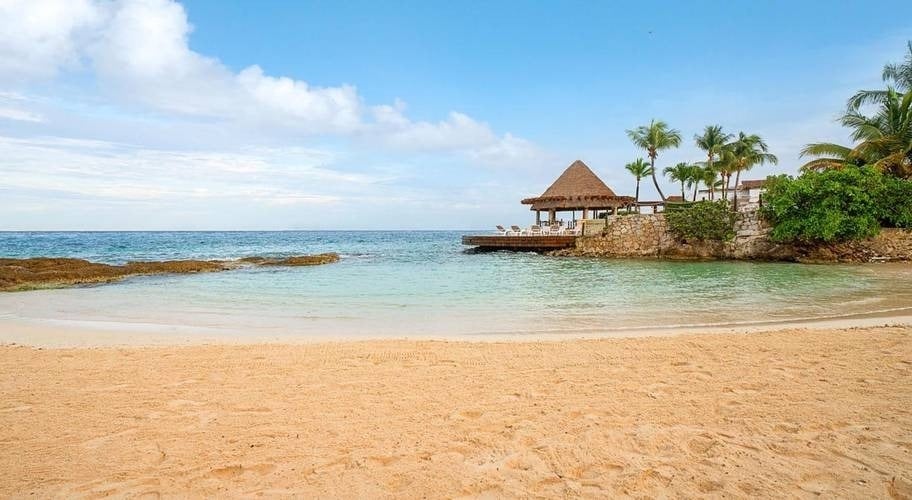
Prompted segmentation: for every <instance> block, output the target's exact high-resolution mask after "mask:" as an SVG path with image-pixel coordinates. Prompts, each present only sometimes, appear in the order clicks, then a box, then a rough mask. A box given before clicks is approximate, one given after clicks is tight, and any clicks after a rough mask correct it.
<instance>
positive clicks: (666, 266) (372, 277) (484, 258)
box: [0, 231, 912, 337]
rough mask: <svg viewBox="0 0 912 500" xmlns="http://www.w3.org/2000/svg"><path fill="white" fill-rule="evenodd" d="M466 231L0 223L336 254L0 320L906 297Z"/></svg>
mask: <svg viewBox="0 0 912 500" xmlns="http://www.w3.org/2000/svg"><path fill="white" fill-rule="evenodd" d="M469 233H470V232H455V231H445V232H261V233H260V232H240V233H234V232H175V233H141V232H139V233H0V255H3V256H7V257H29V256H68V257H80V258H86V259H89V260H93V261H102V262H109V263H122V262H125V261H128V260H163V259H181V258H197V259H200V258H205V259H234V258H239V257H244V256H250V255H276V256H281V255H299V254H307V253H318V252H325V251H335V252H339V253H340V254H341V255H342V261H341V262H339V263H338V264H332V265H326V266H317V267H303V268H250V269H239V270H235V271H228V272H223V273H212V274H200V275H176V276H156V277H136V278H131V279H128V280H125V281H123V282H119V283H115V284H109V285H100V286H90V287H80V288H74V289H65V290H43V291H32V292H21V293H7V294H0V317H6V318H13V319H27V320H50V321H58V322H59V321H65V322H72V323H74V324H76V323H79V324H92V325H108V326H112V325H116V326H123V325H132V326H136V327H149V326H150V325H151V326H152V327H155V328H161V327H169V328H190V329H198V330H200V331H205V330H207V329H209V328H215V329H219V330H222V331H224V330H232V331H237V332H249V331H257V332H260V333H263V332H265V333H276V334H290V335H303V336H320V335H346V336H384V337H385V336H406V335H436V336H448V335H465V334H470V335H471V334H526V333H580V332H586V333H599V332H605V333H610V332H613V331H621V330H629V329H639V328H652V327H668V326H674V325H707V324H713V325H726V324H749V323H756V322H770V321H784V320H792V319H798V318H801V319H809V318H827V317H834V316H842V315H849V314H857V313H865V312H870V311H878V310H888V309H894V308H901V307H912V266H906V265H863V266H861V265H828V266H821V265H800V264H779V263H750V262H663V261H638V260H600V259H577V258H556V257H547V256H542V255H536V254H528V253H506V252H497V253H485V254H470V253H465V252H464V247H463V246H462V245H461V244H460V239H461V236H462V235H463V234H469Z"/></svg>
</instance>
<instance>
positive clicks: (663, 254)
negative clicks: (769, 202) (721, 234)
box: [553, 207, 912, 262]
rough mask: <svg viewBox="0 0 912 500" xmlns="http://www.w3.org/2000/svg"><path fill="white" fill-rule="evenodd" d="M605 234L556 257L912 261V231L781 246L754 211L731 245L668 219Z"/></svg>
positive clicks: (634, 219) (624, 223)
mask: <svg viewBox="0 0 912 500" xmlns="http://www.w3.org/2000/svg"><path fill="white" fill-rule="evenodd" d="M598 229H600V231H598V232H596V233H595V234H593V232H594V231H592V228H590V230H588V231H586V232H585V233H584V234H588V236H582V237H580V238H577V241H576V246H575V248H571V249H566V250H559V251H557V252H553V254H556V255H577V256H597V257H640V258H662V259H740V260H776V261H793V262H882V261H912V231H908V230H903V229H883V230H882V231H881V232H880V234H879V235H877V236H875V237H874V238H870V239H867V240H860V241H852V242H846V243H838V244H814V245H812V244H805V245H801V244H781V243H776V242H773V241H772V240H771V239H770V238H769V232H770V227H769V226H768V225H767V224H766V223H765V222H764V221H763V220H762V219H761V217H760V215H759V212H758V211H757V210H756V208H755V207H748V209H747V210H744V211H742V212H740V213H739V214H738V219H737V220H736V223H735V238H734V239H733V240H732V241H729V242H707V241H685V240H681V239H679V238H676V237H675V236H674V235H673V234H672V233H671V231H670V230H669V229H668V223H667V222H666V220H665V216H664V215H663V214H646V215H637V214H635V215H626V216H614V217H609V218H608V220H606V221H605V222H604V225H603V227H599V228H598Z"/></svg>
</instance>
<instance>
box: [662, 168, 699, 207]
mask: <svg viewBox="0 0 912 500" xmlns="http://www.w3.org/2000/svg"><path fill="white" fill-rule="evenodd" d="M694 168H695V167H694V165H691V164H690V163H687V162H681V163H678V164H677V165H675V166H673V167H665V170H663V171H662V173H663V174H665V175H667V176H668V178H669V179H671V180H673V181H675V182H680V183H681V198H684V199H687V195H686V194H684V185H685V184H689V185H693V177H694V172H693V171H694Z"/></svg>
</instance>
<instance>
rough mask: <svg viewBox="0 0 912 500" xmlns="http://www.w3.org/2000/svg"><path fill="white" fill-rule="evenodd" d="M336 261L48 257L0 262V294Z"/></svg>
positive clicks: (322, 257)
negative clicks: (118, 261)
mask: <svg viewBox="0 0 912 500" xmlns="http://www.w3.org/2000/svg"><path fill="white" fill-rule="evenodd" d="M338 260H339V255H338V254H335V253H324V254H317V255H300V256H293V257H283V258H267V257H246V258H243V259H240V260H170V261H153V262H128V263H126V264H124V265H111V264H102V263H98V262H89V261H87V260H83V259H70V258H52V257H36V258H31V259H0V291H6V292H9V291H18V290H32V289H36V288H62V287H68V286H75V285H84V284H90V283H108V282H111V281H117V280H121V279H124V278H126V277H129V276H142V275H154V274H188V273H207V272H217V271H226V270H229V269H237V268H239V267H243V266H251V265H263V266H313V265H320V264H329V263H332V262H337V261H338Z"/></svg>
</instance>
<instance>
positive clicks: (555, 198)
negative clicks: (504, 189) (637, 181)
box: [522, 160, 634, 210]
mask: <svg viewBox="0 0 912 500" xmlns="http://www.w3.org/2000/svg"><path fill="white" fill-rule="evenodd" d="M633 201H634V198H633V197H632V196H618V195H616V194H614V191H612V190H611V188H610V187H608V186H607V185H606V184H605V183H604V182H602V180H601V179H599V178H598V176H597V175H595V173H594V172H592V170H590V169H589V167H588V166H587V165H586V164H585V163H583V162H582V161H580V160H576V161H575V162H573V163H572V164H570V166H569V167H567V170H564V173H562V174H561V175H560V177H558V178H557V180H556V181H554V183H553V184H551V186H549V187H548V189H546V190H545V192H544V193H542V195H541V196H538V197H535V198H526V199H524V200H522V203H523V205H532V207H531V209H532V210H548V209H556V210H582V209H584V208H611V207H619V206H624V205H627V204H630V203H633Z"/></svg>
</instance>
